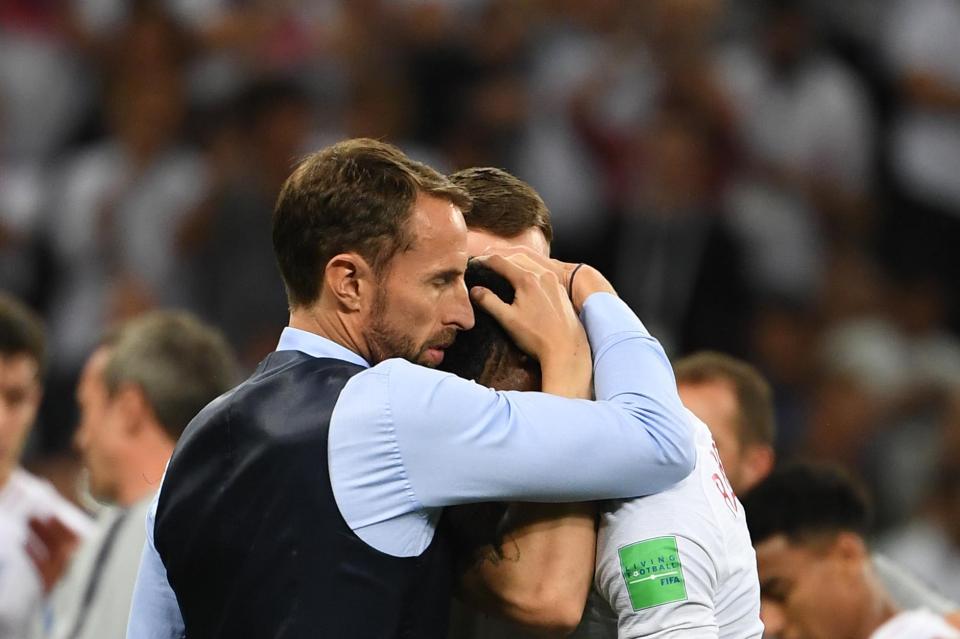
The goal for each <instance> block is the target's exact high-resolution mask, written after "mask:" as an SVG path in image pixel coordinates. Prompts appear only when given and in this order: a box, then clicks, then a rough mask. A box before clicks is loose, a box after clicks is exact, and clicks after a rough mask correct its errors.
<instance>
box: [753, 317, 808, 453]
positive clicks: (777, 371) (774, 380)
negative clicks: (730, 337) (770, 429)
mask: <svg viewBox="0 0 960 639" xmlns="http://www.w3.org/2000/svg"><path fill="white" fill-rule="evenodd" d="M817 338H818V319H817V317H816V314H815V312H814V310H813V309H812V308H811V307H810V306H808V305H806V304H801V303H798V302H796V301H794V300H790V299H785V298H768V299H764V300H762V301H761V302H759V303H758V305H757V310H756V312H755V313H754V316H753V318H752V321H751V328H750V339H751V344H750V346H751V349H750V353H751V361H753V362H754V363H755V364H756V365H757V367H758V368H759V369H760V370H761V371H762V372H763V375H764V377H765V378H766V379H767V381H769V382H770V386H771V387H772V388H773V402H774V411H775V414H776V423H777V440H776V442H775V443H776V449H777V455H778V456H780V457H784V458H787V457H790V456H791V455H793V454H795V453H796V452H797V451H798V449H799V448H800V446H801V444H802V442H803V440H804V438H805V437H806V432H807V428H808V422H809V419H810V399H811V395H812V390H813V388H814V382H815V379H816V370H817V357H816V345H817Z"/></svg>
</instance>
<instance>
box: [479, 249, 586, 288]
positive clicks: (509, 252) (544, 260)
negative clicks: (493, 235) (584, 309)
mask: <svg viewBox="0 0 960 639" xmlns="http://www.w3.org/2000/svg"><path fill="white" fill-rule="evenodd" d="M484 253H485V254H486V253H490V254H497V255H503V256H506V257H510V258H515V257H520V256H522V257H523V262H522V263H523V264H524V265H525V266H526V267H527V268H531V269H532V265H533V264H536V265H537V270H540V269H545V270H548V271H550V272H552V273H554V274H555V275H556V276H557V277H558V278H559V279H560V282H561V284H563V286H564V288H566V286H567V282H568V278H569V277H570V273H571V272H572V271H573V269H574V268H576V266H577V265H576V264H575V263H570V262H561V261H560V260H556V259H553V258H551V257H548V256H546V255H544V254H543V253H540V252H539V251H536V250H534V249H532V248H530V247H528V246H497V247H487V248H486V249H485V250H484Z"/></svg>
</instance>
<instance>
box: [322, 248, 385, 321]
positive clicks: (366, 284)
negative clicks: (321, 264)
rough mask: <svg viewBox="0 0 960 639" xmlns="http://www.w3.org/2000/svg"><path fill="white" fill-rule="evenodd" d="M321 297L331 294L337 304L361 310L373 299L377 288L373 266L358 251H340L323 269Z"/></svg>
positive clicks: (349, 308)
mask: <svg viewBox="0 0 960 639" xmlns="http://www.w3.org/2000/svg"><path fill="white" fill-rule="evenodd" d="M323 287H324V290H323V292H322V295H321V297H323V296H325V295H329V296H330V298H332V299H333V300H336V304H337V306H339V307H341V308H343V309H346V310H349V311H353V312H356V311H360V310H362V309H363V308H365V307H366V306H367V305H368V304H369V300H371V299H373V291H374V290H375V288H376V281H375V277H374V272H373V268H372V267H371V266H370V265H369V264H368V263H367V261H366V260H365V259H363V257H361V256H360V255H359V254H357V253H340V254H338V255H334V256H333V257H332V258H330V261H329V262H327V266H326V268H325V269H324V271H323Z"/></svg>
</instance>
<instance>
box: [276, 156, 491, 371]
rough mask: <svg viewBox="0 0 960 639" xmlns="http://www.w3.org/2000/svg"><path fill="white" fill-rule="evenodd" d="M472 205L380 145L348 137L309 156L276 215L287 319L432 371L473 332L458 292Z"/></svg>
mask: <svg viewBox="0 0 960 639" xmlns="http://www.w3.org/2000/svg"><path fill="white" fill-rule="evenodd" d="M469 207H470V198H469V197H468V196H467V195H466V194H465V193H464V192H463V190H462V189H460V188H458V187H456V186H454V185H453V184H452V183H451V182H450V181H449V180H448V179H447V178H446V177H444V176H443V175H440V174H439V173H437V172H436V171H434V170H433V169H431V168H429V167H428V166H426V165H424V164H421V163H419V162H415V161H413V160H411V159H410V158H408V157H407V156H406V155H404V154H403V153H402V152H401V151H400V150H399V149H397V148H396V147H393V146H391V145H389V144H385V143H383V142H378V141H376V140H370V139H354V140H347V141H345V142H340V143H338V144H334V145H333V146H330V147H327V148H325V149H323V150H321V151H318V152H317V153H314V154H312V155H310V156H308V157H307V158H306V159H305V160H303V161H302V162H301V163H300V164H299V165H298V166H297V168H296V169H295V170H294V171H293V174H292V175H291V176H290V177H289V178H288V179H287V181H286V183H285V184H284V186H283V189H282V190H281V192H280V196H279V198H278V200H277V205H276V208H275V210H274V216H273V246H274V251H275V253H276V256H277V261H278V263H279V266H280V273H281V275H282V276H283V281H284V284H285V285H286V289H287V298H288V301H289V304H290V308H291V311H292V312H293V313H294V314H295V315H296V314H300V315H303V316H304V318H305V321H307V322H315V321H320V322H322V323H323V322H326V323H328V324H332V325H335V326H336V327H337V330H339V331H342V332H343V333H345V334H347V335H350V336H351V337H350V338H351V340H353V341H354V342H355V346H356V348H357V350H358V351H359V353H360V355H362V356H364V357H365V358H367V359H368V361H370V362H372V363H376V362H379V361H381V360H383V359H386V358H389V357H404V358H406V359H409V360H411V361H415V362H418V363H421V364H426V365H436V364H437V363H439V361H441V360H442V359H443V349H444V348H445V347H446V346H448V345H449V344H450V343H451V342H452V341H453V338H454V336H455V335H456V332H457V331H458V330H463V329H467V328H470V327H471V326H472V325H473V312H472V310H471V306H470V300H469V297H468V295H467V289H466V287H465V286H464V283H463V272H464V270H465V269H466V266H467V228H466V225H465V223H464V221H463V214H462V211H464V210H468V209H469Z"/></svg>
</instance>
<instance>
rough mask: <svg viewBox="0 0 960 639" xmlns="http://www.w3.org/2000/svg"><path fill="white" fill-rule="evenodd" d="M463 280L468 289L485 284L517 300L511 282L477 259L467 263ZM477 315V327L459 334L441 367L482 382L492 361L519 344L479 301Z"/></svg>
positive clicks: (505, 297) (506, 298)
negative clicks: (514, 341) (481, 306)
mask: <svg viewBox="0 0 960 639" xmlns="http://www.w3.org/2000/svg"><path fill="white" fill-rule="evenodd" d="M463 279H464V282H465V283H466V285H467V288H468V289H469V288H472V287H474V286H483V287H485V288H488V289H490V290H491V291H492V292H493V293H494V294H496V296H497V297H499V298H500V299H502V300H503V301H504V302H506V303H507V304H512V303H513V296H514V290H513V286H512V285H511V284H510V282H508V281H507V280H506V278H504V277H503V276H502V275H500V274H499V273H497V272H496V271H493V270H491V269H489V268H487V267H486V266H483V265H482V264H480V263H479V262H477V261H476V260H470V261H469V262H468V263H467V270H466V273H464V276H463ZM473 315H474V325H473V328H471V329H470V330H469V331H461V332H459V333H458V334H457V338H456V340H455V341H454V343H453V345H452V346H451V347H450V348H448V349H447V350H446V352H445V353H444V356H443V362H441V364H440V366H439V369H440V370H443V371H447V372H448V373H453V374H454V375H458V376H459V377H463V378H464V379H472V380H476V381H482V380H481V376H482V375H483V371H484V369H485V368H486V366H487V364H488V362H489V361H490V360H491V359H493V358H494V357H499V356H502V355H503V353H504V352H505V351H507V350H509V349H517V346H516V345H515V344H514V343H513V340H512V339H510V336H509V335H507V333H506V331H505V330H503V327H502V326H500V323H499V322H497V320H495V319H494V318H493V317H491V316H490V315H489V314H488V313H487V312H486V311H484V310H483V309H482V308H480V307H479V306H478V305H477V304H475V303H474V304H473Z"/></svg>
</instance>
